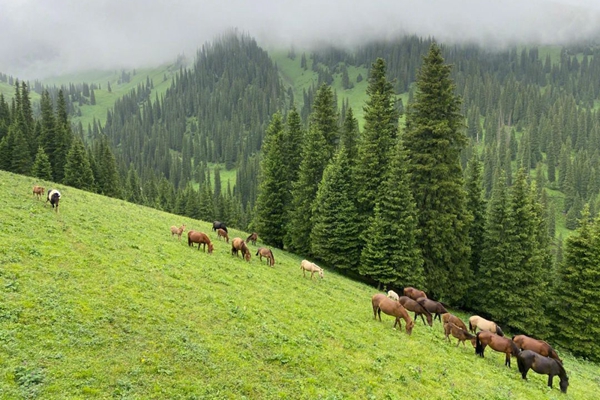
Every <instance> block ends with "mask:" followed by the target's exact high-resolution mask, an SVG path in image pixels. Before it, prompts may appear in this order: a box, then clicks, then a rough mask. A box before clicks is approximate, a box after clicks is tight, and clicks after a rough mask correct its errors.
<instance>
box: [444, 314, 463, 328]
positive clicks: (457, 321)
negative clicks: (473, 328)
mask: <svg viewBox="0 0 600 400" xmlns="http://www.w3.org/2000/svg"><path fill="white" fill-rule="evenodd" d="M448 322H452V323H453V324H454V325H456V326H458V327H459V328H460V329H462V330H465V331H466V330H467V325H465V323H464V322H463V320H462V319H460V318H458V317H457V316H456V315H452V314H450V313H446V314H443V315H442V323H444V324H447V323H448ZM467 332H468V331H467Z"/></svg>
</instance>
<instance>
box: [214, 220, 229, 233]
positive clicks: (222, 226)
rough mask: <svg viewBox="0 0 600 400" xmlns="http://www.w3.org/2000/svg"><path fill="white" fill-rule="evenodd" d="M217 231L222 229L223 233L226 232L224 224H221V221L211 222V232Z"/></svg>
mask: <svg viewBox="0 0 600 400" xmlns="http://www.w3.org/2000/svg"><path fill="white" fill-rule="evenodd" d="M217 229H223V230H224V231H225V232H227V227H226V226H225V223H224V222H221V221H214V222H213V227H212V230H213V232H214V231H216V230H217Z"/></svg>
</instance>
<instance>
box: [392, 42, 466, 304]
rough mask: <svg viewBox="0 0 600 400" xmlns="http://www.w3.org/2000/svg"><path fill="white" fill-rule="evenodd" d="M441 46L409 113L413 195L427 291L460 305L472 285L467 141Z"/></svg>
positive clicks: (426, 62) (421, 77) (427, 64)
mask: <svg viewBox="0 0 600 400" xmlns="http://www.w3.org/2000/svg"><path fill="white" fill-rule="evenodd" d="M450 70H451V67H450V66H449V65H446V64H444V59H443V57H442V54H441V50H440V48H439V47H438V46H437V44H435V43H433V44H432V45H431V47H430V49H429V53H428V54H427V55H426V56H425V57H424V59H423V66H422V67H421V70H420V71H419V74H418V77H417V82H416V84H417V92H416V94H415V98H414V102H413V103H412V104H410V105H409V111H408V113H407V115H406V131H405V135H404V141H405V145H406V148H407V150H408V160H409V164H408V165H409V173H410V174H411V176H412V192H413V195H414V198H415V202H416V205H417V212H418V228H419V236H418V240H417V242H418V243H419V246H420V248H421V253H422V256H423V259H424V268H425V276H426V277H427V284H426V286H427V288H428V289H429V290H430V291H431V293H432V294H433V295H434V296H435V297H437V298H438V299H445V300H447V301H452V302H453V303H454V304H460V303H461V302H463V301H464V298H463V297H464V295H465V293H466V290H467V288H468V287H469V281H470V279H471V271H470V268H469V264H470V263H469V260H470V249H469V244H468V243H469V240H468V234H469V223H470V220H469V219H470V218H469V217H470V216H469V213H468V212H467V210H466V207H465V205H466V193H465V190H464V180H463V175H462V170H461V165H460V152H461V151H462V150H463V148H464V147H465V145H466V143H467V140H466V137H465V134H464V130H463V117H462V116H461V115H460V104H461V100H460V98H459V97H458V96H457V95H456V94H455V84H454V82H453V81H452V80H451V79H450Z"/></svg>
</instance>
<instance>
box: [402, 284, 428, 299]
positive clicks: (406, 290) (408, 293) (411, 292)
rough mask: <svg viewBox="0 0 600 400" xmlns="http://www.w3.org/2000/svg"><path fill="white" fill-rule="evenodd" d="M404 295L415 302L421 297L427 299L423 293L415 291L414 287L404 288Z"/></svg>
mask: <svg viewBox="0 0 600 400" xmlns="http://www.w3.org/2000/svg"><path fill="white" fill-rule="evenodd" d="M404 295H405V296H408V297H410V298H411V299H413V300H417V299H418V298H421V297H425V298H427V295H426V294H425V292H424V291H422V290H419V289H415V288H414V287H410V286H409V287H405V288H404Z"/></svg>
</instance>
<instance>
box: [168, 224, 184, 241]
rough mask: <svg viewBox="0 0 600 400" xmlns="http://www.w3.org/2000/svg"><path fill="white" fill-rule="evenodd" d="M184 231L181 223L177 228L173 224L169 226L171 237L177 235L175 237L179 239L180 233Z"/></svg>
mask: <svg viewBox="0 0 600 400" xmlns="http://www.w3.org/2000/svg"><path fill="white" fill-rule="evenodd" d="M183 231H185V224H183V225H181V226H180V227H179V228H178V227H176V226H175V225H173V226H172V227H171V237H173V236H175V235H177V238H178V239H179V240H181V234H182V233H183Z"/></svg>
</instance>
